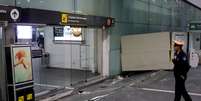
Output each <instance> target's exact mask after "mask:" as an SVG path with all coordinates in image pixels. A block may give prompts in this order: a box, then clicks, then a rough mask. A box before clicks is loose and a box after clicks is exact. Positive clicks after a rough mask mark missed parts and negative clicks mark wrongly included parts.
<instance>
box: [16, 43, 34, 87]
mask: <svg viewBox="0 0 201 101" xmlns="http://www.w3.org/2000/svg"><path fill="white" fill-rule="evenodd" d="M31 59H32V58H31V47H29V46H13V47H12V62H13V75H14V82H15V83H16V84H17V83H23V82H26V81H31V80H33V76H32V62H31V61H32V60H31Z"/></svg>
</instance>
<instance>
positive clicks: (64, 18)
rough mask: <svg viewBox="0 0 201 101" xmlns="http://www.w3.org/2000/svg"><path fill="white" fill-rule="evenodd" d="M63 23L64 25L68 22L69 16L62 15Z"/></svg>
mask: <svg viewBox="0 0 201 101" xmlns="http://www.w3.org/2000/svg"><path fill="white" fill-rule="evenodd" d="M61 22H62V23H67V22H68V14H61Z"/></svg>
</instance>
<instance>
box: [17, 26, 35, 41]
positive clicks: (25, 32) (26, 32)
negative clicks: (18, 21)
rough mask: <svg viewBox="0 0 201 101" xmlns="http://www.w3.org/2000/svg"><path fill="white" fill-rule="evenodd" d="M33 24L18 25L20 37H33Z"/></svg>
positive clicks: (18, 35) (18, 36)
mask: <svg viewBox="0 0 201 101" xmlns="http://www.w3.org/2000/svg"><path fill="white" fill-rule="evenodd" d="M32 32H33V31H32V26H17V38H18V39H32Z"/></svg>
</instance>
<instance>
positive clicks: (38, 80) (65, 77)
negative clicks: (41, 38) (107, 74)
mask: <svg viewBox="0 0 201 101" xmlns="http://www.w3.org/2000/svg"><path fill="white" fill-rule="evenodd" d="M95 76H98V74H94V73H92V72H90V71H86V70H70V69H55V68H43V69H41V70H40V71H39V73H38V74H37V75H34V77H35V93H40V92H43V91H46V90H52V89H58V88H62V87H70V86H71V84H75V83H77V82H81V81H85V80H86V79H89V78H92V77H95Z"/></svg>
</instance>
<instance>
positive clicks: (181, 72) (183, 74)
mask: <svg viewBox="0 0 201 101" xmlns="http://www.w3.org/2000/svg"><path fill="white" fill-rule="evenodd" d="M183 45H184V42H183V41H181V40H176V41H174V50H175V53H174V59H173V60H172V62H173V64H174V76H175V99H174V101H180V100H181V97H182V96H183V98H184V99H185V101H192V99H191V97H190V95H189V94H188V92H187V91H186V88H185V81H186V79H187V73H188V71H189V69H190V65H189V61H188V58H187V55H186V53H185V52H184V51H183V50H182V47H183Z"/></svg>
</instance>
